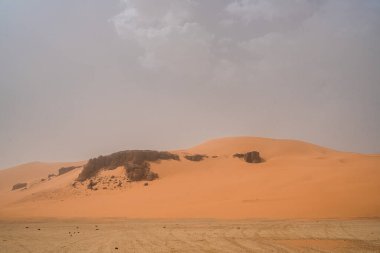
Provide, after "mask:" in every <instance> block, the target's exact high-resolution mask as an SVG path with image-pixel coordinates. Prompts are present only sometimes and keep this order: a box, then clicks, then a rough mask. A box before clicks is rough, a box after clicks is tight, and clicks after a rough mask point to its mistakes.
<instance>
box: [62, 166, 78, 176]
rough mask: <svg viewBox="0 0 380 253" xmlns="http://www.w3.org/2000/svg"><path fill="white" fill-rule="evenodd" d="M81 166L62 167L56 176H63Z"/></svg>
mask: <svg viewBox="0 0 380 253" xmlns="http://www.w3.org/2000/svg"><path fill="white" fill-rule="evenodd" d="M80 167H81V166H70V167H62V168H60V169H59V170H58V176H60V175H63V174H65V173H67V172H70V171H72V170H75V169H77V168H80Z"/></svg>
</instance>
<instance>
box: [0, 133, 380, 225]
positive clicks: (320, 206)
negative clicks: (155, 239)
mask: <svg viewBox="0 0 380 253" xmlns="http://www.w3.org/2000/svg"><path fill="white" fill-rule="evenodd" d="M252 150H258V151H259V152H260V153H261V155H262V156H263V157H264V159H265V163H262V164H248V163H245V162H244V161H242V160H239V159H237V158H232V155H233V154H234V153H236V152H247V151H252ZM175 152H177V153H178V154H180V155H181V156H182V155H183V154H185V153H202V154H207V155H209V156H210V158H208V159H206V160H204V161H201V162H191V161H187V160H185V159H183V158H182V159H181V161H162V162H160V163H153V164H152V170H153V171H155V172H157V173H158V174H159V175H160V179H159V180H156V181H153V182H149V186H144V185H143V184H144V183H143V182H138V183H136V182H135V183H123V186H122V187H121V188H116V189H112V187H108V189H107V190H103V189H102V188H100V190H99V191H90V190H87V189H86V188H85V186H83V187H82V186H79V187H78V188H74V187H72V183H73V180H74V179H75V178H76V177H77V175H78V173H79V172H80V169H77V170H75V171H72V172H69V173H67V174H65V175H63V176H60V177H57V178H54V179H52V180H50V181H47V182H40V183H36V184H34V185H33V186H32V187H30V188H29V189H27V190H23V191H13V192H12V191H10V190H9V187H8V188H6V187H5V188H4V187H2V186H0V218H3V219H7V218H10V217H14V218H20V217H24V218H25V217H60V218H69V217H128V218H271V219H274V218H352V217H380V197H379V196H380V156H379V155H361V154H352V153H343V152H337V151H333V150H330V149H326V148H322V147H319V146H315V145H312V144H308V143H304V142H298V141H291V140H273V139H264V138H253V137H238V138H224V139H218V140H213V141H209V142H206V143H204V144H202V145H199V146H196V147H194V148H191V149H188V150H180V151H175ZM211 156H218V157H217V158H211ZM33 166H35V165H33ZM58 167H59V166H58ZM15 170H18V171H17V173H16V172H14V171H15ZM30 171H35V175H37V174H38V177H37V176H36V178H39V177H41V174H42V172H43V171H44V172H47V171H48V170H47V169H42V167H41V168H39V167H38V166H36V167H34V169H33V168H29V167H28V166H24V167H23V168H22V169H20V168H17V167H16V168H12V169H8V170H7V171H3V172H1V174H0V177H1V180H2V181H1V182H0V184H2V182H7V184H8V186H9V185H12V184H13V183H16V182H19V181H25V180H26V179H28V180H31V178H32V177H33V175H34V173H30ZM23 172H25V173H26V172H27V174H28V176H26V175H22V174H23ZM106 173H108V174H110V173H111V172H106ZM112 173H115V177H119V176H122V174H123V171H122V170H121V169H119V170H115V171H113V172H112ZM112 173H111V174H112ZM16 175H20V176H24V178H23V180H21V179H19V178H17V176H16ZM103 176H107V175H103ZM108 176H110V175H108ZM25 178H26V179H25ZM110 188H111V189H110Z"/></svg>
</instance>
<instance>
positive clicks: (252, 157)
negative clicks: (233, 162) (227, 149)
mask: <svg viewBox="0 0 380 253" xmlns="http://www.w3.org/2000/svg"><path fill="white" fill-rule="evenodd" d="M233 157H237V158H243V159H244V161H246V162H247V163H261V162H263V159H262V158H261V157H260V153H259V152H258V151H251V152H247V153H245V154H242V153H236V154H234V155H233Z"/></svg>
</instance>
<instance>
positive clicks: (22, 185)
mask: <svg viewBox="0 0 380 253" xmlns="http://www.w3.org/2000/svg"><path fill="white" fill-rule="evenodd" d="M27 185H28V184H27V183H17V184H15V185H14V186H13V187H12V191H14V190H17V189H21V188H25V187H26V186H27Z"/></svg>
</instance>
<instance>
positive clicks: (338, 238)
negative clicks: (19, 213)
mask: <svg viewBox="0 0 380 253" xmlns="http://www.w3.org/2000/svg"><path fill="white" fill-rule="evenodd" d="M0 252H14V253H15V252H380V220H376V219H361V220H360V219H357V220H314V221H306V220H283V221H268V220H245V221H221V220H120V219H117V220H116V219H114V220H87V221H83V220H79V219H78V220H70V221H67V220H66V221H62V220H45V221H28V222H25V221H13V222H11V221H3V222H0Z"/></svg>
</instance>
